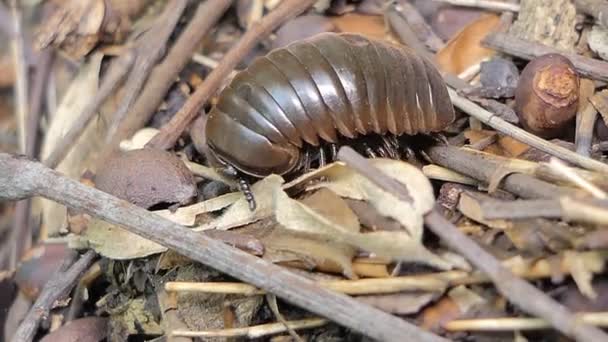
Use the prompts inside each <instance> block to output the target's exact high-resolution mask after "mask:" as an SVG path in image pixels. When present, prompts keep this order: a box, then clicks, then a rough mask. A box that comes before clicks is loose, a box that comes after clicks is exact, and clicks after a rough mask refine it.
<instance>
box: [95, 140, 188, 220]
mask: <svg viewBox="0 0 608 342" xmlns="http://www.w3.org/2000/svg"><path fill="white" fill-rule="evenodd" d="M95 186H96V187H97V188H98V189H99V190H101V191H104V192H107V193H109V194H112V195H114V196H116V197H118V198H121V199H124V200H126V201H129V202H130V203H132V204H135V205H137V206H140V207H142V208H146V209H148V208H150V207H153V206H155V205H159V204H175V203H178V204H185V203H187V202H189V201H190V200H191V199H192V198H193V197H194V196H196V192H197V190H196V184H195V182H194V177H193V176H192V173H191V172H190V170H189V169H188V168H187V167H186V165H184V163H183V162H182V161H181V160H180V159H179V158H178V157H176V156H175V155H174V154H172V153H169V152H166V151H161V150H156V149H148V148H145V149H139V150H132V151H128V152H121V153H119V154H118V155H116V156H114V157H112V158H110V159H109V160H108V161H107V162H106V163H105V164H104V165H102V166H101V167H100V169H99V170H98V172H97V176H96V177H95Z"/></svg>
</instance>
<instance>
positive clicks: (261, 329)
mask: <svg viewBox="0 0 608 342" xmlns="http://www.w3.org/2000/svg"><path fill="white" fill-rule="evenodd" d="M325 324H327V320H326V319H323V318H308V319H302V320H298V321H287V325H288V326H287V327H286V326H285V324H283V323H268V324H260V325H254V326H250V327H244V328H233V329H220V330H207V331H187V330H173V331H171V332H170V333H169V334H170V336H171V337H174V336H181V337H239V336H245V337H247V338H249V339H255V338H260V337H264V336H268V335H273V334H278V333H282V332H285V331H287V329H288V328H289V329H294V330H299V329H310V328H317V327H320V326H323V325H325Z"/></svg>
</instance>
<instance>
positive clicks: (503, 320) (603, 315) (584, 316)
mask: <svg viewBox="0 0 608 342" xmlns="http://www.w3.org/2000/svg"><path fill="white" fill-rule="evenodd" d="M575 316H576V319H577V320H578V321H580V322H583V323H585V324H589V325H595V326H598V327H602V328H606V327H608V312H579V313H576V314H575ZM442 327H443V328H444V329H446V330H448V331H515V330H542V329H550V328H551V324H549V322H547V321H545V320H544V319H540V318H523V317H497V318H478V319H461V320H453V321H450V322H447V323H445V324H444V325H443V326H442Z"/></svg>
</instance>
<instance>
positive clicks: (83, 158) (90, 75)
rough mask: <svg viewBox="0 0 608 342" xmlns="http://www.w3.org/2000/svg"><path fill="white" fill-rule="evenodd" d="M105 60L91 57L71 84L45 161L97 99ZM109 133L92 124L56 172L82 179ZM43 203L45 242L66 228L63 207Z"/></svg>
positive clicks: (45, 151)
mask: <svg viewBox="0 0 608 342" xmlns="http://www.w3.org/2000/svg"><path fill="white" fill-rule="evenodd" d="M102 58H103V55H101V54H95V55H93V56H91V58H90V59H89V61H88V63H87V64H85V65H83V66H82V67H81V68H80V71H79V73H78V75H77V76H76V78H75V79H74V80H73V81H72V83H71V84H70V87H69V88H68V90H67V92H66V94H65V95H64V97H63V99H62V100H61V103H60V105H59V107H58V108H57V111H56V113H54V115H53V120H52V121H51V123H50V126H49V128H48V130H47V133H46V135H45V140H44V143H43V145H42V152H41V159H42V160H44V159H46V158H47V157H48V156H49V155H50V153H51V151H52V150H53V149H54V148H55V145H56V144H57V142H58V141H60V140H61V139H63V135H64V134H65V133H66V132H67V131H68V130H69V129H70V127H71V125H72V123H73V121H74V120H75V118H76V115H79V114H80V113H81V112H82V110H83V109H84V108H85V106H87V105H88V102H89V101H90V99H92V98H93V97H94V96H95V93H96V92H97V87H98V83H99V72H100V69H101V60H102ZM106 129H107V128H106V126H105V125H104V124H103V120H92V121H91V123H89V125H88V126H87V128H86V129H85V130H84V132H83V134H82V136H81V138H80V139H79V140H78V142H77V143H76V144H75V146H74V147H73V148H72V150H71V151H70V152H69V153H68V154H67V156H66V157H65V159H64V160H63V161H62V162H61V163H60V164H59V165H58V166H57V168H56V170H57V171H59V172H61V173H63V174H64V175H66V176H68V177H70V178H73V179H79V178H80V176H81V172H82V171H83V170H84V169H86V168H87V167H88V166H89V165H91V161H92V159H93V157H94V156H95V155H97V153H98V151H101V150H103V148H104V147H105V146H104V144H103V138H104V137H105V133H106ZM40 201H41V202H40V205H41V210H42V225H43V233H42V238H43V239H44V238H45V237H46V236H54V235H56V234H57V233H58V232H59V230H60V229H61V228H62V227H64V226H65V222H66V209H65V207H64V206H63V205H60V204H57V203H55V202H52V201H48V200H44V199H40Z"/></svg>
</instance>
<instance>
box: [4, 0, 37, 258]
mask: <svg viewBox="0 0 608 342" xmlns="http://www.w3.org/2000/svg"><path fill="white" fill-rule="evenodd" d="M10 10H11V17H10V19H11V20H10V23H11V30H12V35H11V53H12V57H13V65H14V68H15V85H14V94H15V114H16V117H17V120H16V121H17V137H18V142H19V151H20V153H23V154H26V155H30V156H32V154H31V153H33V149H32V148H33V146H28V140H30V141H31V139H33V138H34V137H35V136H36V133H37V132H36V130H33V131H32V130H29V129H28V128H29V127H30V126H31V120H32V119H35V118H32V117H30V114H29V111H28V106H29V105H28V87H29V86H28V83H29V82H28V79H29V73H28V65H27V63H26V60H25V38H24V36H23V28H22V21H21V12H20V11H19V9H18V8H17V2H16V1H10ZM36 123H37V122H36ZM30 151H32V152H31V153H29V152H30ZM29 213H30V202H29V200H25V201H19V202H18V203H17V205H16V207H15V221H14V225H13V230H12V231H11V234H10V240H11V244H10V249H11V251H10V254H9V265H8V266H9V267H10V269H13V268H14V267H15V266H16V265H17V262H18V260H19V259H20V258H21V256H22V255H23V254H24V253H25V251H26V250H27V249H29V248H30V246H31V241H32V235H31V234H30V232H29V228H28V227H29V218H30V216H29Z"/></svg>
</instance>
